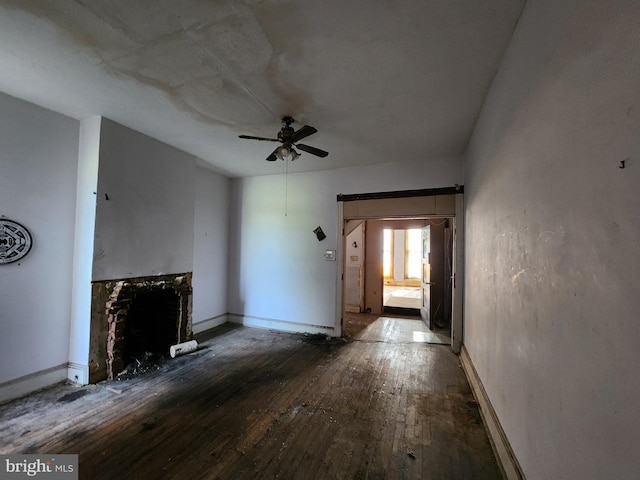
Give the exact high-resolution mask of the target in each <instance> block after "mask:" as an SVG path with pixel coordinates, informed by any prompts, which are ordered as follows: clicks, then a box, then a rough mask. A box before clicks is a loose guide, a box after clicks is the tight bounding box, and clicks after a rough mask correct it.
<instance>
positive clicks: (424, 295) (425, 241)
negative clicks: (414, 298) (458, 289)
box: [420, 225, 433, 330]
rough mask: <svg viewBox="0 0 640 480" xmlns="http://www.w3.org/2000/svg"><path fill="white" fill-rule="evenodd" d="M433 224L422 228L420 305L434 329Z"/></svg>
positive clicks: (429, 326) (428, 324)
mask: <svg viewBox="0 0 640 480" xmlns="http://www.w3.org/2000/svg"><path fill="white" fill-rule="evenodd" d="M430 252H431V226H429V225H427V226H426V227H423V228H422V275H421V277H422V278H421V279H420V288H421V290H422V291H421V295H420V298H421V299H422V302H421V305H420V317H422V321H423V322H424V323H426V324H427V327H428V328H429V330H433V325H432V323H433V322H432V320H431V262H430V258H429V257H430Z"/></svg>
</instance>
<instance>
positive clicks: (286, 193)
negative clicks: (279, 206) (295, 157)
mask: <svg viewBox="0 0 640 480" xmlns="http://www.w3.org/2000/svg"><path fill="white" fill-rule="evenodd" d="M288 200H289V163H288V162H287V158H286V157H285V159H284V216H285V217H286V216H287V205H288Z"/></svg>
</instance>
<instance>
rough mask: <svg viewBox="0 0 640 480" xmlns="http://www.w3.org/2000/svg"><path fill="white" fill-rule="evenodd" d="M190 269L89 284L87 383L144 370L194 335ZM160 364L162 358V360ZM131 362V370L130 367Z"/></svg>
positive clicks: (167, 355) (164, 357)
mask: <svg viewBox="0 0 640 480" xmlns="http://www.w3.org/2000/svg"><path fill="white" fill-rule="evenodd" d="M191 276H192V274H191V272H186V273H179V274H164V275H155V276H150V277H134V278H125V279H122V280H104V281H100V282H94V283H93V285H92V291H91V294H92V300H91V311H92V315H91V347H90V348H91V353H90V355H91V356H90V358H89V364H90V370H89V381H90V382H91V383H95V382H99V381H100V380H104V379H107V380H113V379H114V378H115V377H116V376H117V377H118V378H122V375H128V374H137V373H143V372H144V371H146V370H147V369H149V368H152V367H153V365H149V367H148V368H140V367H141V366H142V365H141V363H147V364H150V362H149V359H150V357H152V356H155V357H156V359H158V360H164V359H166V358H167V357H169V347H170V346H171V345H175V344H177V343H181V342H187V341H189V340H192V339H193V332H192V330H191V295H192V288H191ZM160 363H162V362H160ZM132 365H133V368H131V366H132Z"/></svg>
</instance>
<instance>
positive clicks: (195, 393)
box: [0, 318, 501, 480]
mask: <svg viewBox="0 0 640 480" xmlns="http://www.w3.org/2000/svg"><path fill="white" fill-rule="evenodd" d="M370 320H374V319H373V318H372V319H370ZM360 323H362V322H360ZM422 325H423V324H422V323H421V322H420V321H419V320H415V319H406V318H405V319H390V318H380V319H378V320H375V321H373V322H372V323H370V324H368V325H365V326H362V325H358V326H357V328H355V329H354V330H353V331H352V332H351V335H350V336H349V337H347V338H348V339H347V340H338V339H333V340H327V339H326V338H325V337H322V336H314V335H298V334H288V333H282V332H274V331H268V330H258V329H250V328H246V327H239V326H235V325H231V324H226V325H223V326H221V327H218V328H216V329H215V330H214V331H212V332H211V333H210V334H209V335H208V337H207V338H200V341H201V344H200V346H201V347H202V348H201V349H199V350H198V351H197V352H194V353H192V354H190V355H187V356H183V357H179V358H176V359H173V360H167V361H165V362H164V363H163V364H161V365H159V366H158V367H155V368H152V369H150V370H148V371H147V372H146V373H144V374H141V375H139V376H137V377H134V378H132V379H130V380H127V381H120V382H119V381H113V382H103V383H101V384H98V385H91V386H85V387H74V386H72V385H62V386H57V387H54V388H52V389H49V390H45V391H43V392H39V393H36V394H33V395H31V396H29V397H26V398H24V399H20V400H17V401H14V402H11V403H8V404H5V405H1V406H0V453H45V454H56V453H57V454H61V453H77V454H79V461H80V478H81V479H91V480H100V479H110V480H111V479H114V478H118V479H151V478H153V479H161V480H162V479H180V480H184V479H218V478H219V479H275V478H283V479H304V480H307V479H318V480H325V479H334V478H335V479H394V480H395V479H447V480H448V479H499V478H501V476H500V472H499V469H498V466H497V464H496V461H495V458H494V456H493V453H492V451H491V447H490V444H489V441H488V438H487V435H486V433H485V430H484V428H483V425H482V422H481V419H480V415H479V412H478V407H477V405H476V403H475V402H474V400H473V397H472V395H471V392H470V389H469V385H468V383H467V381H466V378H465V376H464V373H463V371H462V369H461V367H460V362H459V360H458V358H457V357H456V355H454V354H453V353H452V352H451V349H450V347H448V346H445V345H429V344H425V343H415V342H414V341H412V332H413V331H414V330H415V329H416V328H418V329H420V328H423V327H422ZM118 392H120V393H118Z"/></svg>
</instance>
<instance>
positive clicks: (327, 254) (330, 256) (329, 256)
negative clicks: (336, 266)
mask: <svg viewBox="0 0 640 480" xmlns="http://www.w3.org/2000/svg"><path fill="white" fill-rule="evenodd" d="M324 259H325V260H329V261H332V262H335V260H336V251H335V250H325V251H324Z"/></svg>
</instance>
